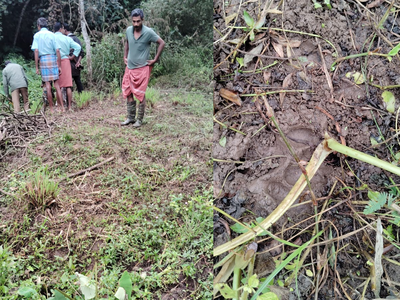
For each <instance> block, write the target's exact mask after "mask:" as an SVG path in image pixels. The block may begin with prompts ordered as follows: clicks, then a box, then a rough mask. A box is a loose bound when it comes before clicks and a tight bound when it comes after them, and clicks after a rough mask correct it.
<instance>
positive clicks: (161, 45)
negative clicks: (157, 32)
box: [147, 38, 165, 66]
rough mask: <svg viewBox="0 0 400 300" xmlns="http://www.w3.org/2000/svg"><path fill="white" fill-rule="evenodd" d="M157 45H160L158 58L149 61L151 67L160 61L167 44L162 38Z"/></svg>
mask: <svg viewBox="0 0 400 300" xmlns="http://www.w3.org/2000/svg"><path fill="white" fill-rule="evenodd" d="M157 44H158V49H157V53H156V56H155V57H154V59H153V60H148V61H147V64H148V65H149V66H152V65H154V64H155V63H156V62H157V61H158V59H159V58H160V55H161V53H162V52H163V50H164V46H165V42H164V40H163V39H162V38H158V40H157Z"/></svg>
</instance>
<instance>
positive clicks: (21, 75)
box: [3, 61, 29, 113]
mask: <svg viewBox="0 0 400 300" xmlns="http://www.w3.org/2000/svg"><path fill="white" fill-rule="evenodd" d="M4 65H5V68H4V70H3V89H4V93H5V94H6V96H7V97H8V96H9V94H8V86H10V90H11V99H12V103H13V107H14V112H16V113H19V112H20V111H21V107H20V105H19V95H20V94H21V95H22V98H23V99H24V110H25V111H27V110H28V109H29V100H28V79H26V75H25V72H24V68H22V66H20V65H19V64H15V63H12V62H10V61H6V62H5V63H4Z"/></svg>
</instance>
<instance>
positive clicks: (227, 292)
mask: <svg viewBox="0 0 400 300" xmlns="http://www.w3.org/2000/svg"><path fill="white" fill-rule="evenodd" d="M215 288H216V289H217V290H219V292H220V293H221V295H222V296H223V297H224V298H225V299H232V298H237V292H236V291H234V290H232V289H231V288H230V287H229V286H228V285H227V284H226V283H217V284H216V285H215Z"/></svg>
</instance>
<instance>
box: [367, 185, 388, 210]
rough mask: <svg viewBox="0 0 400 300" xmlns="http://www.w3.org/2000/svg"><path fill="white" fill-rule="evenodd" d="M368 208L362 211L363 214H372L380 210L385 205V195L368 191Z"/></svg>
mask: <svg viewBox="0 0 400 300" xmlns="http://www.w3.org/2000/svg"><path fill="white" fill-rule="evenodd" d="M368 198H369V199H370V201H369V202H368V206H367V207H366V208H365V209H364V214H366V215H368V214H372V213H374V212H376V211H377V210H380V209H381V208H382V207H383V206H384V205H385V204H386V198H387V194H386V193H379V192H372V191H368Z"/></svg>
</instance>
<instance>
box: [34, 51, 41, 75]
mask: <svg viewBox="0 0 400 300" xmlns="http://www.w3.org/2000/svg"><path fill="white" fill-rule="evenodd" d="M35 65H36V74H38V75H39V74H40V72H39V49H35Z"/></svg>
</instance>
